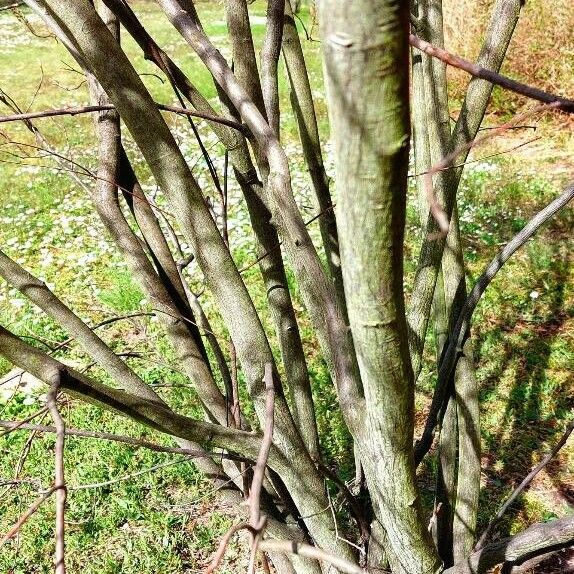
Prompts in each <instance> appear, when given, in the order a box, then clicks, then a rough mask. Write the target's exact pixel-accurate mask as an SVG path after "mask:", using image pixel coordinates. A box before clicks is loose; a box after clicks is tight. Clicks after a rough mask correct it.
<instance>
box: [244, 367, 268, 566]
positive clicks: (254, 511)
mask: <svg viewBox="0 0 574 574" xmlns="http://www.w3.org/2000/svg"><path fill="white" fill-rule="evenodd" d="M263 381H264V383H265V392H266V394H267V398H266V400H265V429H264V430H263V440H262V441H261V448H260V450H259V456H258V457H257V462H256V463H255V471H254V472H253V481H252V482H251V490H250V491H249V500H248V503H249V524H250V525H251V527H252V529H253V532H254V535H253V538H252V544H251V557H250V560H249V568H248V573H249V574H253V573H254V572H255V560H256V556H257V549H258V546H259V542H260V541H261V536H262V534H263V529H264V528H265V523H266V517H265V516H261V489H262V487H263V479H264V477H265V469H266V468H267V459H268V458H269V451H270V449H271V445H272V443H273V427H274V425H275V416H274V410H275V386H274V382H273V365H272V364H271V363H267V364H266V365H265V376H264V378H263ZM263 559H264V561H266V560H267V559H266V558H265V556H264V557H263Z"/></svg>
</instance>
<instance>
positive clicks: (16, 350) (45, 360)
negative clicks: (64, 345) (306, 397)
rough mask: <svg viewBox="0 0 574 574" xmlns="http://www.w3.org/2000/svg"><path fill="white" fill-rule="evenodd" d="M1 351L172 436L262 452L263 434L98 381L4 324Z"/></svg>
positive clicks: (246, 452) (249, 453) (43, 377)
mask: <svg viewBox="0 0 574 574" xmlns="http://www.w3.org/2000/svg"><path fill="white" fill-rule="evenodd" d="M0 354H1V355H3V356H4V357H6V359H8V360H9V361H10V362H11V363H13V364H14V365H16V366H18V367H20V368H21V369H24V370H26V371H28V372H29V373H31V374H32V375H33V376H35V377H36V378H37V379H40V380H41V381H44V382H45V383H46V384H49V385H51V384H53V383H54V382H55V381H57V380H60V388H61V389H62V390H64V391H67V392H68V393H69V394H72V395H75V396H78V397H79V398H81V399H82V400H85V401H88V402H92V403H95V404H96V405H98V406H101V407H103V408H105V409H108V410H110V409H111V410H115V411H117V412H119V413H121V414H123V415H124V416H127V417H129V418H131V419H133V420H135V421H137V422H140V423H142V424H144V425H146V426H148V427H151V428H154V429H156V430H159V431H160V432H163V433H166V434H169V435H171V436H175V437H179V438H183V439H186V440H191V441H195V442H197V443H200V444H203V445H206V446H209V445H211V446H215V447H220V448H225V449H228V450H232V451H235V452H239V453H241V454H242V455H244V456H246V457H248V458H250V459H252V460H254V459H255V458H257V454H258V452H259V443H260V436H259V435H258V434H256V433H251V432H246V431H239V430H236V429H231V428H228V427H224V426H220V425H218V424H214V423H208V422H203V421H198V420H196V419H192V418H190V417H186V416H183V415H179V414H177V413H174V412H173V411H171V410H169V409H168V408H166V407H163V406H161V405H159V404H158V403H154V402H152V401H149V400H147V399H144V398H142V397H138V396H135V395H133V394H130V393H127V392H125V391H122V390H119V389H113V388H111V387H108V386H107V385H103V384H101V383H98V382H96V381H94V380H92V379H90V378H88V377H86V376H85V375H82V374H81V373H78V372H77V371H75V370H74V369H71V368H69V367H67V366H66V365H64V364H63V363H60V361H57V360H56V359H53V358H52V357H50V356H49V355H47V354H46V353H44V352H42V351H40V350H39V349H37V348H36V347H33V346H32V345H29V344H28V343H25V342H24V341H22V340H21V339H19V338H18V337H16V336H15V335H13V334H12V333H11V332H10V331H8V330H7V329H5V328H4V327H2V326H0Z"/></svg>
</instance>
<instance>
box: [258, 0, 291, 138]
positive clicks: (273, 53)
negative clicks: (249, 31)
mask: <svg viewBox="0 0 574 574" xmlns="http://www.w3.org/2000/svg"><path fill="white" fill-rule="evenodd" d="M284 15H285V0H268V2H267V29H266V32H265V39H264V40H263V48H262V50H261V86H262V90H263V102H264V104H265V111H266V113H267V121H268V122H269V126H270V127H271V129H272V130H273V131H274V132H275V135H276V136H277V138H279V135H280V134H279V119H280V118H279V76H278V73H277V72H278V68H279V55H280V54H281V40H282V38H283V17H284Z"/></svg>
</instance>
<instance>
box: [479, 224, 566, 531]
mask: <svg viewBox="0 0 574 574" xmlns="http://www.w3.org/2000/svg"><path fill="white" fill-rule="evenodd" d="M560 223H562V222H560ZM560 223H557V225H556V226H555V225H552V226H551V229H550V230H549V231H550V233H545V234H544V237H541V238H538V239H535V241H546V240H547V236H548V235H550V236H554V237H552V241H551V242H549V243H547V244H546V248H547V249H548V248H549V249H550V254H551V255H550V261H549V264H548V267H547V268H546V269H544V265H542V266H541V265H540V262H539V261H538V259H537V257H536V256H535V255H534V256H533V255H531V257H530V263H529V270H528V273H529V277H531V278H532V284H538V283H539V282H540V283H543V280H546V282H547V283H548V284H550V285H552V289H553V290H552V292H551V294H550V304H549V305H548V307H547V308H545V310H544V311H543V312H542V313H541V314H540V315H538V316H535V317H533V318H532V319H529V320H523V319H521V320H519V321H517V322H516V323H515V324H512V320H513V318H512V317H510V316H509V317H506V318H503V324H502V325H498V326H497V327H495V328H494V329H492V330H490V331H489V332H485V333H483V334H482V335H481V336H480V340H479V345H478V347H479V351H478V353H477V356H478V361H479V364H480V358H481V356H484V355H485V348H486V345H485V343H486V342H487V341H488V342H489V344H492V343H493V342H494V344H495V345H497V346H498V345H501V346H502V347H503V353H502V357H501V360H499V361H498V362H497V366H496V368H495V369H494V370H493V371H492V372H490V373H489V375H488V377H487V378H486V379H485V380H484V381H483V382H482V385H481V388H480V394H481V404H483V400H484V399H485V398H486V397H487V396H489V395H491V394H493V393H496V392H497V391H496V389H497V387H498V385H499V381H500V379H501V378H502V377H503V376H504V373H505V372H506V371H507V370H508V369H510V368H513V366H515V367H514V368H515V376H514V380H513V382H512V384H511V389H510V392H509V394H508V399H507V403H506V407H505V411H504V414H503V416H502V418H501V421H500V424H499V425H498V428H497V430H496V431H495V432H494V433H492V434H490V435H487V436H486V437H484V436H483V440H484V450H485V456H484V457H483V473H484V474H486V477H487V486H486V488H483V489H482V492H481V501H480V507H481V508H482V509H484V510H486V511H487V512H486V513H485V512H483V513H481V514H482V516H481V522H483V523H482V524H481V525H479V531H480V530H481V529H482V528H483V527H484V526H485V523H486V522H487V521H488V517H487V516H486V514H487V515H488V516H492V515H493V514H494V513H495V512H496V511H497V510H498V508H499V507H500V505H501V504H502V503H503V502H504V500H505V499H506V497H507V496H508V494H509V492H510V491H509V487H510V489H514V488H515V487H516V486H517V485H518V483H519V482H520V481H521V480H522V479H523V478H524V476H526V474H527V473H528V472H529V471H530V469H531V468H532V467H533V466H534V464H535V460H538V459H539V458H541V457H542V456H544V455H545V454H546V452H547V451H548V450H549V448H550V446H549V445H552V444H553V442H554V441H555V440H557V439H558V436H559V435H560V434H561V433H562V432H563V429H562V426H563V425H562V424H561V421H564V420H566V418H567V417H568V413H569V412H571V410H572V408H573V407H574V397H573V396H572V395H571V393H570V394H569V393H568V392H567V389H566V388H559V389H558V390H555V389H552V388H551V387H550V386H549V381H548V373H547V369H548V367H549V362H550V359H551V355H552V351H553V345H554V343H555V342H556V341H557V340H559V338H560V337H561V336H562V335H563V327H564V324H565V322H566V321H567V320H568V319H569V317H570V316H571V310H569V309H568V304H567V303H568V302H567V301H566V300H565V289H566V285H567V281H568V275H569V270H570V265H571V263H572V262H571V256H570V253H569V250H568V249H566V248H565V246H564V245H563V244H562V243H561V241H560V237H556V236H557V235H560V236H561V235H562V234H561V233H560V231H561V229H560V228H561V227H562V225H561V224H560ZM562 239H564V238H563V237H562ZM534 253H537V252H536V251H535V252H534ZM539 280H540V281H539ZM548 400H551V401H552V403H553V407H552V408H551V414H550V415H548V414H546V415H545V414H544V412H546V413H548V410H549V409H548V404H547V402H548ZM483 434H484V433H483ZM505 437H506V438H505ZM552 471H553V472H551V473H549V474H551V476H552V477H553V478H552V480H553V482H554V484H555V486H556V490H557V492H558V493H559V494H560V496H561V497H562V499H563V500H566V501H569V503H570V504H572V502H573V496H572V495H573V492H572V486H571V485H568V484H566V483H563V482H562V481H561V479H560V476H564V474H565V469H563V468H562V467H561V466H560V464H559V462H558V461H554V466H553V467H552ZM524 509H525V504H524V499H523V498H522V497H519V499H518V500H517V501H516V502H515V504H514V505H513V506H512V507H511V508H510V509H509V511H508V512H507V514H506V516H505V518H504V519H503V520H502V521H501V523H500V524H499V525H498V527H497V528H496V533H497V535H498V536H502V537H504V536H507V535H508V534H509V533H510V532H509V530H510V527H511V525H512V521H513V519H516V517H517V515H518V514H519V512H520V511H521V510H524Z"/></svg>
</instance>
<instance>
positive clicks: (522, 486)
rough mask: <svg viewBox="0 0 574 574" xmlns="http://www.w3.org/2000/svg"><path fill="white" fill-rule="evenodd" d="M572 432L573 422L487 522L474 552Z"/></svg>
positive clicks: (573, 429) (484, 542)
mask: <svg viewBox="0 0 574 574" xmlns="http://www.w3.org/2000/svg"><path fill="white" fill-rule="evenodd" d="M572 431H574V420H573V421H570V424H569V425H568V426H567V427H566V430H565V431H564V433H563V434H562V436H561V437H560V440H559V441H558V442H557V443H556V445H555V446H554V448H553V449H552V450H551V451H550V452H549V453H548V454H547V455H546V456H545V457H544V458H543V459H542V460H541V461H540V462H539V463H538V464H537V465H536V466H535V467H534V468H533V469H532V470H531V471H530V472H529V473H528V475H527V476H526V477H525V478H524V480H523V481H522V482H521V483H520V484H519V485H518V486H517V487H516V488H515V489H514V492H513V493H512V494H511V495H510V496H509V497H508V498H507V499H506V502H505V503H504V504H503V505H502V506H501V507H500V510H499V511H498V512H497V513H496V516H495V517H494V518H493V519H492V520H491V521H490V522H489V524H488V526H487V527H486V529H485V530H484V532H483V533H482V535H481V536H480V538H479V540H478V542H477V543H476V546H475V547H474V550H475V551H476V550H480V549H481V548H482V547H483V546H484V545H485V544H486V541H487V540H488V537H489V535H490V533H491V532H492V529H493V528H494V527H495V526H496V525H497V524H498V522H499V521H500V519H501V518H502V516H503V515H504V513H505V512H506V511H507V510H508V509H509V508H510V506H511V505H512V503H513V502H514V501H515V500H516V499H517V498H518V497H519V496H520V493H521V492H522V491H523V490H524V489H525V488H526V487H527V486H528V485H529V484H530V483H531V482H532V481H533V480H534V477H535V476H536V475H537V474H538V473H539V472H540V471H541V470H542V469H543V468H544V467H545V466H546V465H547V464H548V463H549V462H550V461H551V460H552V459H553V458H554V457H555V456H556V454H558V451H559V450H560V449H561V448H562V447H563V446H564V445H565V444H566V441H567V440H568V437H569V436H570V435H571V434H572Z"/></svg>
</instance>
